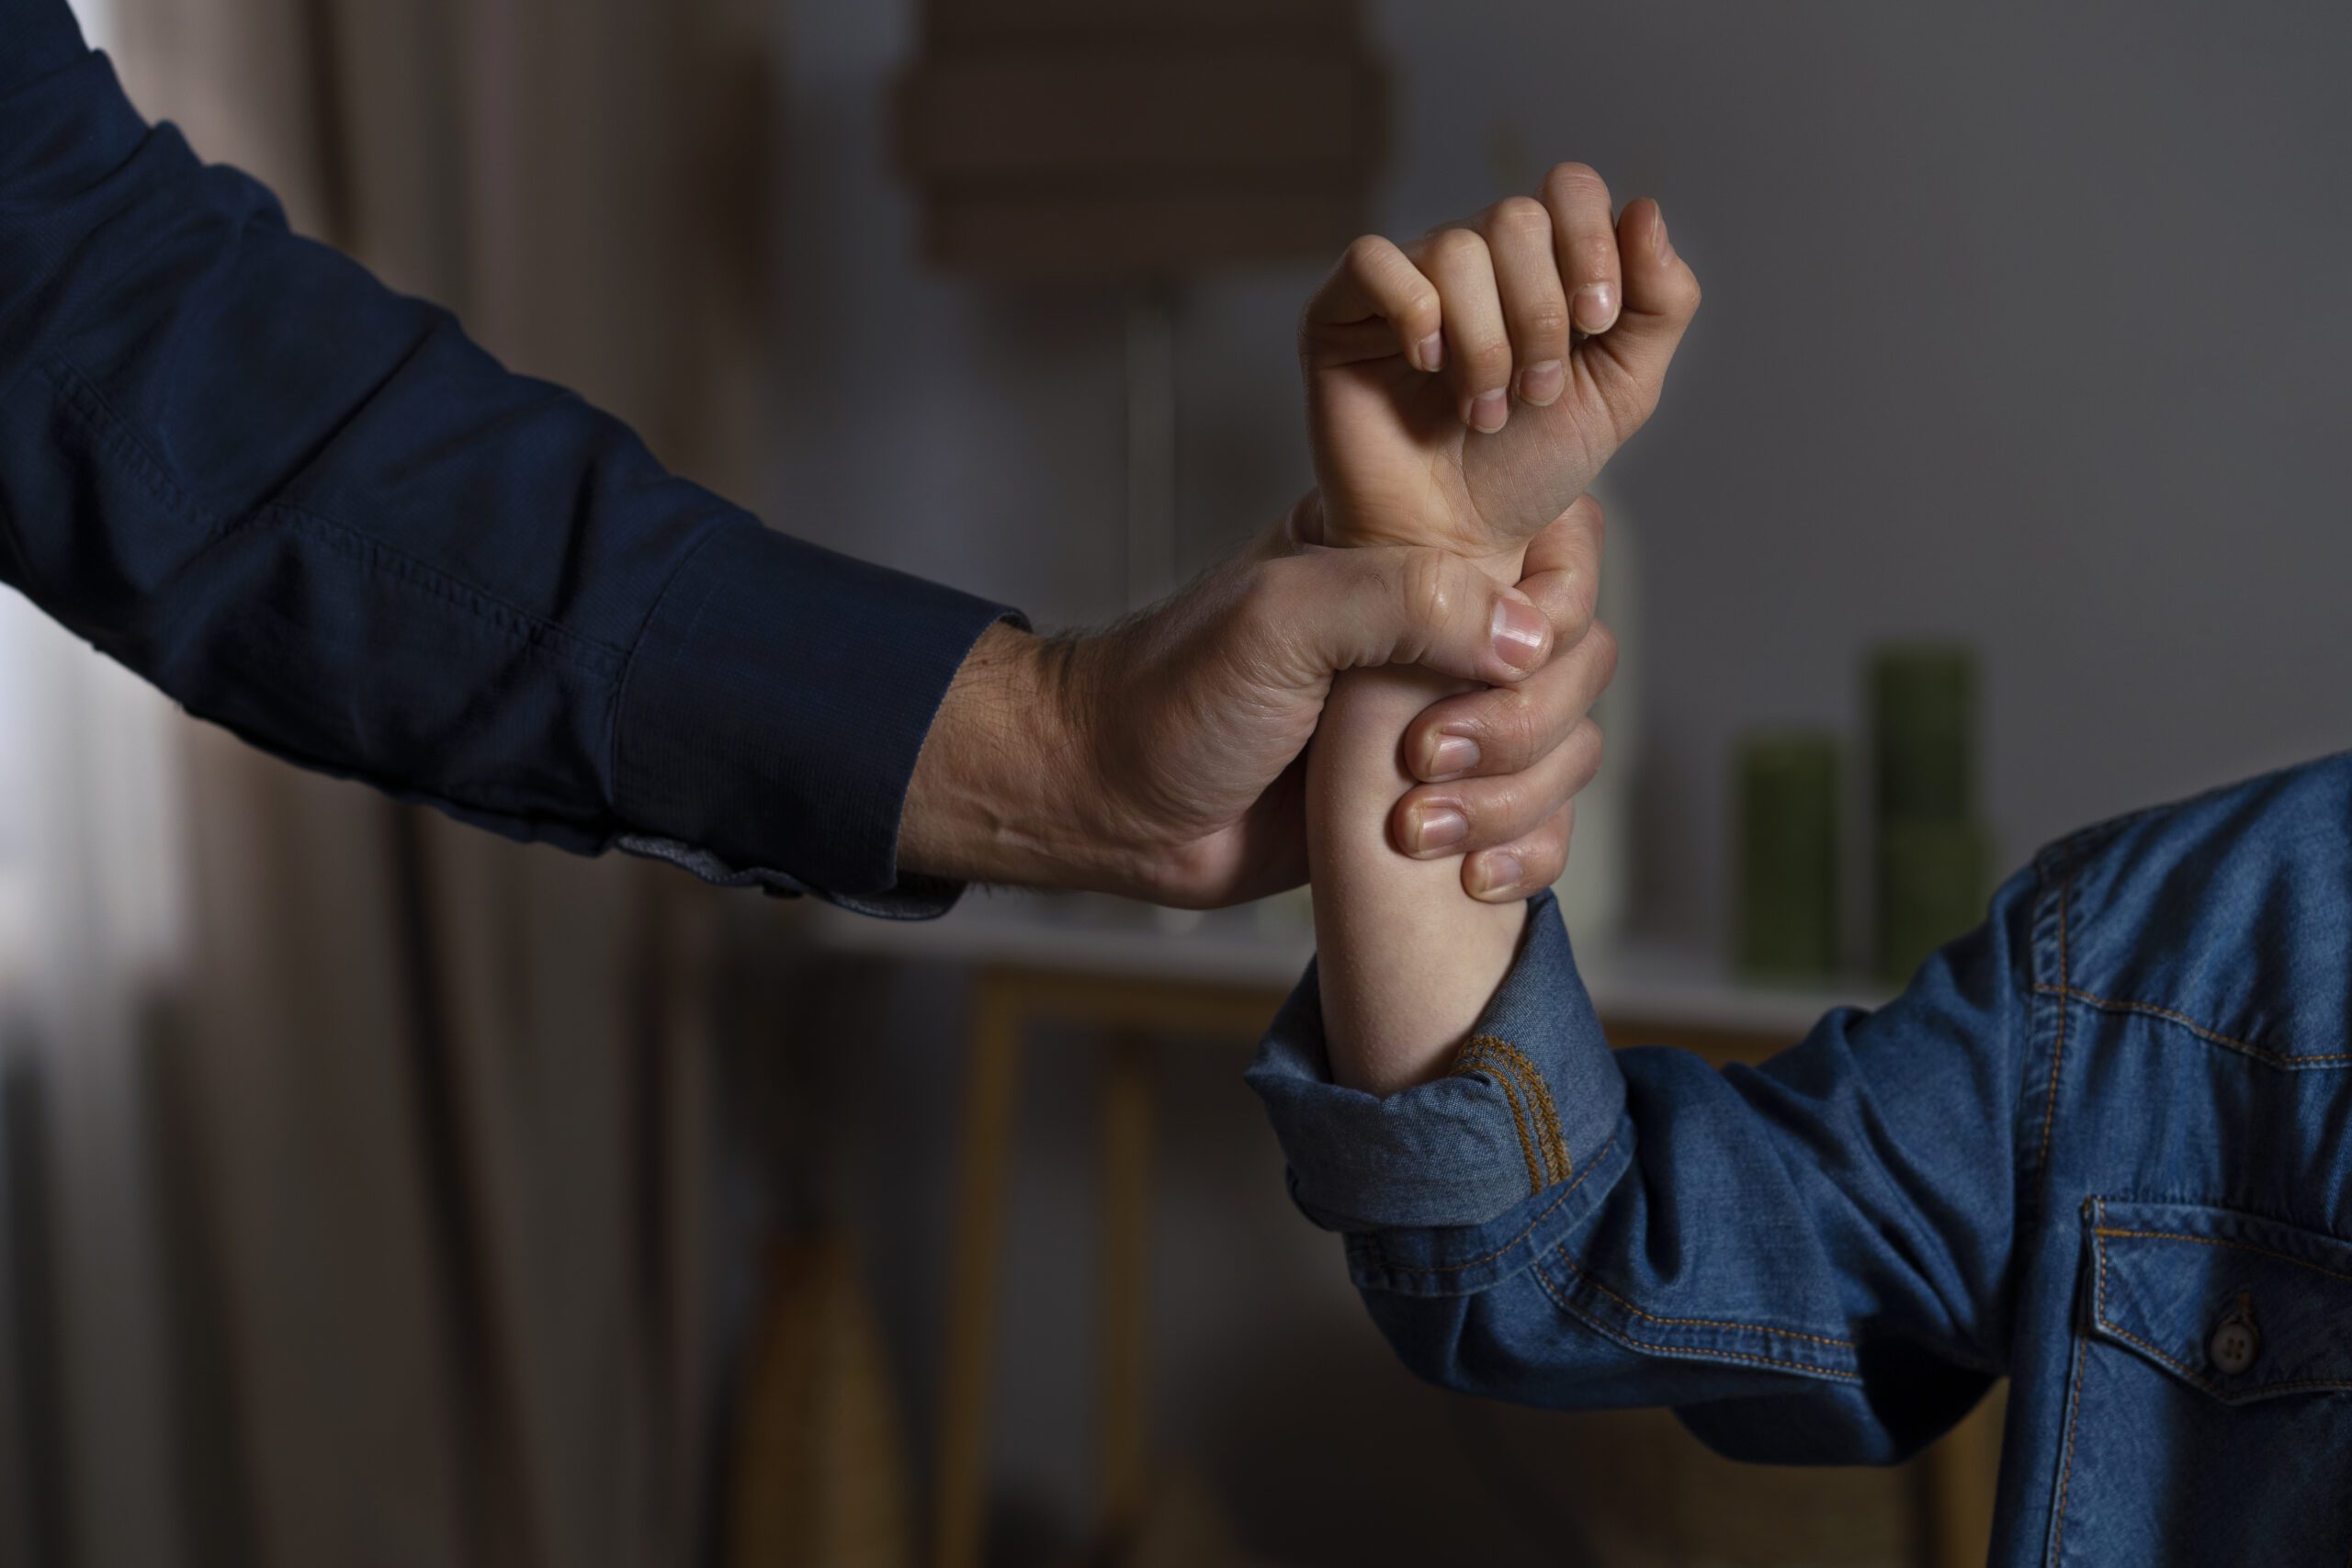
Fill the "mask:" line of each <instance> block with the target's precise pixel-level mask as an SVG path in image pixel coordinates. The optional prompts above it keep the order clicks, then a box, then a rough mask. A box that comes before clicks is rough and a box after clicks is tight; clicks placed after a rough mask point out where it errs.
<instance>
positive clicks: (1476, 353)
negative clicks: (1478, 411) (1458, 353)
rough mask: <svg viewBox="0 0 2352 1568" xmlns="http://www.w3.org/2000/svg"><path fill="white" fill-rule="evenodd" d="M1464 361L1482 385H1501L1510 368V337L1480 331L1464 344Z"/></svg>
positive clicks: (1465, 365)
mask: <svg viewBox="0 0 2352 1568" xmlns="http://www.w3.org/2000/svg"><path fill="white" fill-rule="evenodd" d="M1462 362H1463V367H1464V369H1467V370H1469V371H1471V372H1472V373H1473V374H1472V377H1471V379H1473V380H1474V381H1476V383H1477V384H1478V385H1479V386H1480V387H1499V386H1501V385H1502V383H1503V378H1504V374H1505V372H1507V371H1509V370H1510V338H1508V337H1506V336H1503V335H1502V334H1501V333H1478V334H1476V336H1474V337H1473V338H1472V339H1471V341H1470V342H1469V343H1468V344H1465V345H1464V347H1463V351H1462Z"/></svg>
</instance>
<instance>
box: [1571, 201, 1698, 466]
mask: <svg viewBox="0 0 2352 1568" xmlns="http://www.w3.org/2000/svg"><path fill="white" fill-rule="evenodd" d="M1617 253H1618V255H1619V257H1620V259H1621V260H1622V261H1623V265H1624V271H1625V308H1624V311H1623V314H1622V315H1621V316H1620V317H1619V319H1618V321H1617V325H1616V326H1615V327H1614V328H1612V329H1611V330H1610V331H1609V332H1608V333H1603V334H1602V335H1600V336H1599V337H1596V338H1592V339H1590V340H1589V341H1588V342H1586V344H1584V345H1583V353H1584V354H1585V355H1587V356H1588V357H1587V361H1586V362H1587V363H1588V364H1589V366H1590V367H1591V369H1592V375H1593V379H1594V383H1595V385H1596V386H1597V387H1598V388H1599V389H1600V396H1601V398H1602V400H1603V401H1604V402H1605V403H1606V404H1607V405H1608V408H1609V411H1610V414H1611V421H1612V423H1614V424H1615V426H1616V429H1617V435H1618V439H1620V440H1621V441H1622V440H1623V439H1624V438H1625V437H1627V436H1630V435H1631V434H1633V433H1634V431H1635V430H1637V429H1639V428H1640V427H1641V425H1642V423H1643V422H1645V420H1647V419H1648V418H1649V416H1650V414H1651V413H1652V412H1654V411H1655V410H1656V409H1657V400H1658V394H1659V392H1660V391H1661V390H1662V389H1664V387H1665V385H1666V371H1667V367H1668V365H1670V364H1672V363H1673V360H1674V350H1675V348H1676V346H1677V345H1678V344H1680V343H1681V341H1682V334H1683V333H1684V331H1686V330H1687V329H1688V328H1689V327H1690V325H1691V317H1693V316H1695V315H1697V314H1698V313H1699V279H1698V276H1697V275H1696V274H1695V273H1693V272H1692V271H1691V268H1690V267H1689V266H1687V265H1684V263H1683V260H1682V258H1681V257H1680V256H1679V255H1678V254H1675V250H1674V245H1673V243H1672V242H1670V241H1669V240H1668V238H1667V236H1666V218H1665V216H1664V214H1662V213H1661V212H1659V210H1658V206H1657V202H1655V201H1652V200H1650V199H1649V198H1648V197H1643V198H1642V199H1641V200H1639V201H1631V202H1627V203H1626V204H1625V211H1624V215H1623V217H1621V218H1619V219H1618V220H1617Z"/></svg>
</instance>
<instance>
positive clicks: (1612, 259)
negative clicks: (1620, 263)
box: [1568, 234, 1617, 280]
mask: <svg viewBox="0 0 2352 1568" xmlns="http://www.w3.org/2000/svg"><path fill="white" fill-rule="evenodd" d="M1568 265H1571V266H1573V267H1574V268H1575V269H1576V274H1577V277H1578V278H1579V279H1588V280H1589V279H1594V278H1613V277H1615V276H1617V240H1616V237H1615V236H1614V235H1600V234H1596V235H1594V236H1593V237H1592V238H1590V239H1589V240H1579V241H1577V243H1576V246H1575V250H1574V254H1572V255H1571V257H1570V258H1569V263H1568Z"/></svg>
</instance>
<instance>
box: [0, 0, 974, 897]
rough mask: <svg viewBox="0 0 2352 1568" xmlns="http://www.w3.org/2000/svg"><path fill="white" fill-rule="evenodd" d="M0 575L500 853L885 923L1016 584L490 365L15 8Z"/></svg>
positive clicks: (7, 166)
mask: <svg viewBox="0 0 2352 1568" xmlns="http://www.w3.org/2000/svg"><path fill="white" fill-rule="evenodd" d="M0 581H5V582H6V583H7V584H9V585H10V586H12V587H14V588H16V589H17V590H18V591H19V592H23V593H25V594H26V595H27V596H28V597H29V598H30V599H32V600H33V601H34V603H36V604H39V605H40V606H41V607H42V608H43V609H44V610H45V611H46V612H48V613H49V614H50V615H52V616H53V617H55V618H56V619H57V620H59V621H61V622H62V623H64V624H65V625H66V626H70V627H71V628H73V630H74V631H75V632H76V633H77V634H79V635H80V636H82V637H85V639H87V640H88V641H89V642H91V643H92V644H93V645H95V646H96V648H97V649H100V650H101V651H103V652H105V653H107V654H108V655H110V656H111V657H113V658H115V659H117V660H120V661H121V662H122V663H124V664H126V665H128V666H129V667H130V668H131V669H132V670H134V671H138V672H139V673H140V674H141V675H142V676H144V677H146V678H147V679H148V680H150V681H152V682H154V683H155V684H156V685H157V686H160V687H161V688H163V689H164V691H165V692H166V693H168V694H171V695H172V696H173V697H174V698H175V699H176V700H177V701H179V702H180V703H181V704H182V705H185V706H186V707H187V709H188V711H189V712H191V713H193V714H195V715H197V716H199V717H203V718H207V719H210V720H212V721H214V722H216V723H219V724H220V725H223V726H225V727H226V728H230V729H232V730H234V731H235V732H237V733H238V734H240V735H242V736H243V737H244V738H246V739H249V740H251V741H253V742H254V743H255V744H257V745H260V746H263V747H266V748H267V749H269V750H273V751H276V752H277V753H278V754H280V755H282V756H285V757H287V758H289V759H291V760H292V761H297V762H300V763H303V764H305V765H308V766H311V767H315V768H319V769H322V770H324V771H327V772H331V773H342V774H346V775H351V776H356V777H358V778H361V779H364V780H366V781H367V782H368V783H370V784H374V785H376V786H378V787H379V788H381V789H384V790H386V791H389V792H390V793H392V794H395V795H401V796H404V797H407V798H412V799H417V800H424V801H427V802H430V803H432V804H434V805H435V806H438V807H441V808H443V809H444V810H447V811H448V812H450V813H452V814H453V815H456V816H458V817H461V818H466V819H468V820H469V821H473V822H475V823H478V824H481V825H483V826H486V827H490V828H492V829H497V830H499V831H502V832H504V833H507V834H509V835H512V836H514V837H516V838H525V839H537V840H547V841H549V842H552V843H555V844H559V845H561V846H563V847H565V848H567V849H571V850H576V851H582V852H595V851H599V850H603V849H605V848H610V847H618V848H621V849H624V850H629V851H633V852H639V853H645V854H652V855H658V856H661V857H662V858H665V859H668V860H672V861H674V862H677V863H681V864H684V865H686V866H688V867H689V868H691V869H693V870H695V871H696V872H698V873H700V874H703V875H706V876H708V877H710V878H712V879H714V880H720V881H730V882H731V881H741V882H752V883H759V884H762V885H764V886H769V887H771V888H773V889H775V890H778V891H812V892H818V893H820V894H822V895H823V896H825V897H832V898H834V899H836V900H837V901H839V902H842V903H844V904H848V905H851V906H853V907H855V908H865V909H868V910H871V911H873V912H876V913H890V914H908V915H911V914H922V913H931V912H936V911H937V910H938V909H940V908H944V907H945V904H946V903H947V902H949V901H950V900H951V899H952V897H953V894H954V891H955V890H954V889H953V888H952V887H948V886H934V885H926V884H922V883H920V882H918V881H917V880H915V879H912V878H902V877H901V876H900V875H899V872H898V868H897V840H898V826H899V810H900V807H901V804H902V802H903V800H904V797H905V793H906V787H907V784H908V781H909V779H910V776H911V775H912V773H913V769H914V763H915V759H916V756H917V754H918V753H919V752H920V751H921V750H922V740H923V737H924V734H925V733H926V731H927V730H928V728H929V727H930V724H931V721H932V718H933V715H934V713H935V712H936V709H937V706H938V704H939V702H940V699H941V698H942V696H943V695H944V693H945V691H946V688H947V684H948V682H949V680H950V679H951V678H952V677H953V675H954V674H955V671H956V669H957V667H958V666H959V665H960V664H961V663H962V662H963V660H964V658H965V656H966V654H967V652H968V651H969V649H970V648H971V645H972V643H973V641H974V640H975V639H976V638H977V637H978V635H979V634H980V632H981V631H982V630H984V629H985V628H986V627H987V626H989V624H991V623H992V622H994V621H996V620H998V619H1000V618H1001V617H1004V616H1006V615H1008V614H1009V612H1007V611H1006V610H1005V609H1004V608H1003V607H1002V606H1001V605H997V604H989V603H986V602H984V601H981V600H978V599H974V598H970V597H967V596H966V595H964V594H961V593H956V592H952V591H950V590H947V589H944V588H941V587H937V586H935V585H933V584H930V583H926V582H922V581H918V580H916V579H914V578H910V577H905V576H901V575H899V574H898V573H895V572H889V571H885V570H881V569H879V568H876V567H872V566H868V565H865V564H863V563H860V562H857V561H854V560H850V559H847V558H843V557H840V556H836V555H832V554H831V553H829V552H827V551H824V550H821V549H819V548H817V547H813V546H810V545H808V544H805V543H802V542H800V541H798V540H795V539H792V538H789V537H786V536H784V535H782V534H777V533H773V532H770V531H769V530H768V529H766V528H765V527H763V525H761V524H760V522H759V521H758V520H757V519H756V518H754V517H752V516H751V515H749V514H748V513H744V512H743V511H741V509H740V508H737V507H735V506H732V505H730V504H729V503H728V502H724V501H722V500H720V499H719V498H718V497H717V496H715V495H712V494H711V493H709V492H708V491H704V490H702V489H700V488H698V487H696V486H695V485H693V484H690V483H688V482H686V481H685V480H684V479H679V478H677V477H675V476H673V475H672V474H670V473H668V472H667V471H665V470H664V469H663V468H662V466H661V465H660V464H659V463H658V462H656V461H655V460H654V458H653V457H652V456H651V455H650V453H649V452H648V451H647V450H646V448H645V447H644V446H643V445H642V444H641V443H640V442H639V440H638V439H637V437H636V436H635V435H634V434H632V433H631V432H630V431H629V430H628V428H627V427H625V426H624V425H622V424H621V423H619V422H618V421H616V420H614V419H612V418H610V417H609V416H607V415H605V414H604V413H601V412H598V411H597V410H595V409H593V408H591V407H589V406H588V405H587V404H586V403H584V402H582V400H580V399H578V398H577V397H575V396H572V395H571V394H570V393H568V392H565V391H564V390H562V389H560V388H557V387H553V386H549V385H547V384H546V383H543V382H538V381H534V380H531V379H528V378H525V377H521V376H516V375H513V374H511V373H509V372H508V371H506V370H505V369H504V368H503V367H501V366H500V365H499V364H498V363H497V362H496V361H495V360H493V359H492V357H491V356H490V355H487V354H485V353H484V352H482V350H481V349H480V348H479V347H477V346H476V345H475V344H472V343H471V342H469V340H468V339H467V337H466V335H465V334H464V333H463V332H462V331H460V330H459V328H458V324H457V322H456V321H455V320H454V319H452V318H451V317H450V316H449V315H448V314H447V312H445V311H442V310H436V309H435V308H434V307H432V306H430V305H427V304H424V303H423V302H422V301H419V300H415V299H406V298H403V297H401V296H399V295H396V294H394V293H393V292H391V291H390V289H387V288H384V287H383V286H382V285H381V284H379V283H378V282H377V281H376V279H375V278H373V277H372V276H369V275H368V273H367V272H366V271H365V270H364V269H362V268H361V267H359V266H357V265H355V264H354V263H352V262H351V261H350V260H348V259H347V258H345V257H344V256H342V255H339V254H336V253H334V251H332V250H329V249H327V248H326V247H324V246H322V245H318V244H315V243H310V242H308V241H305V240H302V239H300V238H299V237H297V236H295V235H293V234H291V233H290V232H288V230H287V227H286V223H285V220H284V217H283V215H282V213H281V212H280V210H279V209H278V207H277V203H276V201H275V200H274V198H272V197H271V196H270V194H269V193H268V192H267V191H266V190H265V189H263V188H262V187H261V186H259V185H257V184H256V183H254V181H253V180H251V179H249V178H247V177H246V176H244V175H240V174H238V173H237V172H236V171H234V170H232V169H227V168H221V167H208V166H206V165H204V164H201V163H200V162H199V161H198V159H197V158H196V157H195V156H194V154H193V153H191V152H190V151H189V149H188V147H187V144H186V142H185V141H182V140H181V138H180V136H179V135H178V133H177V132H176V131H175V130H173V129H172V128H171V127H169V126H160V127H152V128H151V127H150V126H148V125H147V124H146V123H145V122H144V121H143V120H142V119H141V117H140V116H139V114H138V112H137V111H136V110H135V109H134V108H133V107H131V106H130V102H129V101H128V100H127V99H126V98H125V97H124V96H123V95H122V93H121V91H120V89H119V86H118V85H117V84H116V81H115V78H114V74H113V72H112V70H111V69H110V67H109V65H108V63H107V61H106V60H105V58H104V57H103V56H101V55H97V54H95V53H93V52H91V51H88V50H87V49H85V47H84V46H83V43H82V39H81V37H80V35H79V32H78V31H77V29H76V28H75V27H74V20H73V18H72V17H71V15H70V14H69V13H68V11H67V9H66V5H65V0H0Z"/></svg>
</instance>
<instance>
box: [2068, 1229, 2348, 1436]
mask: <svg viewBox="0 0 2352 1568" xmlns="http://www.w3.org/2000/svg"><path fill="white" fill-rule="evenodd" d="M2088 1222H2089V1225H2090V1242H2091V1250H2092V1254H2093V1257H2092V1266H2093V1282H2092V1286H2091V1320H2092V1329H2093V1332H2095V1333H2096V1334H2098V1336H2099V1337H2101V1338H2104V1339H2108V1340H2111V1341H2113V1342H2114V1343H2116V1344H2118V1345H2121V1346H2124V1347H2126V1348H2129V1349H2131V1350H2133V1351H2135V1352H2137V1353H2138V1354H2140V1355H2142V1356H2144V1357H2146V1358H2147V1359H2150V1360H2152V1361H2154V1362H2155V1363H2156V1364H2157V1365H2159V1366H2161V1367H2163V1368H2165V1370H2166V1371H2170V1372H2172V1373H2173V1374H2175V1375H2176V1376H2177V1377H2180V1378H2182V1379H2184V1380H2186V1381H2187V1382H2191V1383H2194V1384H2196V1385H2197V1386H2198V1387H2199V1388H2201V1389H2203V1390H2205V1392H2207V1393H2211V1394H2212V1395H2213V1396H2214V1397H2215V1398H2217V1399H2220V1400H2222V1401H2223V1402H2225V1403H2227V1404H2245V1403H2246V1402H2247V1401H2250V1400H2256V1399H2269V1398H2272V1397H2274V1396H2277V1395H2279V1394H2287V1393H2311V1392H2317V1393H2324V1392H2326V1391H2329V1390H2352V1244H2347V1243H2346V1242H2342V1241H2338V1240H2336V1239H2335V1237H2334V1236H2331V1235H2323V1234H2321V1233H2319V1232H2317V1231H2308V1230H2302V1229H2300V1228H2298V1227H2296V1226H2293V1225H2284V1224H2278V1223H2277V1222H2275V1221H2271V1220H2260V1219H2256V1218H2255V1217H2254V1216H2252V1215H2250V1214H2242V1213H2237V1212H2236V1211H2235V1210H2232V1209H2215V1208H2203V1207H2199V1206H2196V1205H2193V1204H2186V1203H2116V1202H2109V1201H2107V1200H2105V1199H2099V1200H2097V1201H2094V1202H2093V1203H2092V1204H2091V1205H2090V1213H2089V1215H2088Z"/></svg>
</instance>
